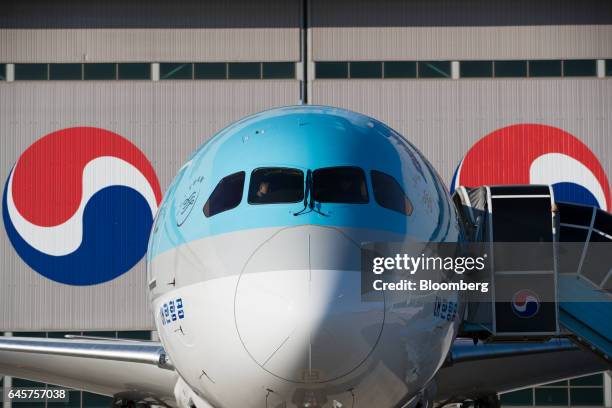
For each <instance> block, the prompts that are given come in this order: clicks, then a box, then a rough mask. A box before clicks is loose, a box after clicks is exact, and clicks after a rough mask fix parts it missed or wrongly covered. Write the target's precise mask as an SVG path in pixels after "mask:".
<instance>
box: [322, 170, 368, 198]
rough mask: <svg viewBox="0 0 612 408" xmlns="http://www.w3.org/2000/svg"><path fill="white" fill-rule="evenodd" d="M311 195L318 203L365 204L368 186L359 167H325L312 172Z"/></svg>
mask: <svg viewBox="0 0 612 408" xmlns="http://www.w3.org/2000/svg"><path fill="white" fill-rule="evenodd" d="M312 177H313V180H312V183H313V187H312V188H313V191H312V194H313V197H314V200H315V201H318V202H320V203H345V204H366V203H367V202H368V188H367V186H366V178H365V173H364V171H363V170H362V169H360V168H359V167H327V168H323V169H318V170H315V171H314V172H313V175H312Z"/></svg>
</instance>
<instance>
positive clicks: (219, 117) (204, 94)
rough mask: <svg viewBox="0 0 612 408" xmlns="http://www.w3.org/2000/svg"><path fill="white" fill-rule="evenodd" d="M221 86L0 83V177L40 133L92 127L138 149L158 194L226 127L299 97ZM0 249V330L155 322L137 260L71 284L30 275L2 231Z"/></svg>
mask: <svg viewBox="0 0 612 408" xmlns="http://www.w3.org/2000/svg"><path fill="white" fill-rule="evenodd" d="M226 82H227V83H226ZM226 82H222V81H210V82H209V81H206V82H204V81H191V82H180V83H169V82H159V83H154V82H152V81H139V82H136V81H134V82H130V83H120V82H110V83H107V82H102V81H94V82H82V83H79V82H76V83H75V82H68V83H65V82H59V81H57V82H56V81H48V82H47V81H45V82H42V83H27V82H18V81H17V82H15V83H9V84H7V83H1V82H0V117H1V118H3V119H2V120H1V121H0V132H1V134H2V135H4V136H3V137H2V139H1V140H0V157H1V158H0V160H1V161H2V163H3V164H4V165H3V166H1V167H0V178H1V179H2V180H3V181H5V180H7V178H8V174H9V171H10V170H11V167H12V165H13V163H15V162H16V161H17V159H18V158H19V156H20V154H21V153H22V152H23V151H24V150H26V149H27V148H28V146H30V145H31V144H32V143H34V142H35V141H36V140H37V139H39V138H40V137H42V136H44V135H46V134H48V133H51V132H53V131H55V130H58V129H62V128H69V127H78V126H93V127H100V128H104V129H106V130H109V131H112V132H114V133H117V134H119V135H121V136H123V137H125V138H127V139H128V140H130V141H131V142H133V143H134V144H135V145H136V146H138V147H139V148H140V150H142V152H143V153H145V155H146V156H147V157H148V158H149V160H150V161H151V164H152V165H153V168H154V169H155V171H156V173H157V177H158V179H159V182H160V184H161V186H162V191H165V189H166V187H167V186H168V185H169V184H170V182H171V181H172V178H173V177H174V176H175V174H176V173H177V171H178V169H179V168H180V167H181V166H182V165H183V163H184V162H185V161H186V159H187V158H188V157H189V155H190V154H191V153H192V152H193V151H194V150H195V149H196V148H197V147H198V146H200V145H201V144H202V143H204V142H205V141H206V140H208V139H209V138H210V137H211V136H212V135H213V134H214V133H215V132H216V131H218V130H219V129H221V128H223V127H224V126H225V125H226V124H228V123H231V122H233V121H235V120H238V119H240V118H241V117H243V116H246V115H248V114H250V113H252V112H256V111H260V110H264V109H266V108H268V107H270V106H281V105H288V104H293V103H295V102H296V101H297V100H298V99H299V84H298V82H297V81H281V80H279V81H226ZM9 135H10V136H9ZM60 190H61V188H60V187H59V186H58V191H60ZM60 194H61V192H58V195H60ZM0 248H1V250H2V254H1V256H0V268H1V271H2V284H1V285H0V299H1V306H2V310H3V311H4V313H0V327H2V328H4V329H10V330H11V331H21V330H58V329H63V330H80V329H84V328H87V329H90V330H108V329H113V330H128V329H130V330H135V329H150V328H151V327H152V318H151V313H150V311H149V309H148V304H147V299H146V294H147V293H146V281H145V280H146V276H145V262H144V260H141V261H140V262H139V263H138V264H137V265H136V266H135V267H134V268H133V269H132V270H131V271H129V272H128V273H125V274H123V275H121V276H120V277H118V278H116V279H114V280H111V281H110V282H106V283H102V284H99V285H94V286H76V287H75V286H70V285H65V284H62V283H57V282H54V281H52V280H50V279H46V278H44V277H43V276H41V275H39V274H38V273H36V272H34V271H33V270H32V269H31V268H30V267H28V265H26V264H25V263H24V262H23V261H22V260H21V259H20V258H19V257H18V256H17V255H16V254H15V251H14V249H13V247H12V246H11V243H10V242H9V240H8V238H7V234H5V233H4V231H3V233H2V234H0ZM108 256H114V254H108ZM83 272H84V273H85V271H83Z"/></svg>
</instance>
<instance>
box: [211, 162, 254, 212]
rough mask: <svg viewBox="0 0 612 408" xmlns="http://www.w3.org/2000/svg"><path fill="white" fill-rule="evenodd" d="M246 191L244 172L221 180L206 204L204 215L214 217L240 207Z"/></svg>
mask: <svg viewBox="0 0 612 408" xmlns="http://www.w3.org/2000/svg"><path fill="white" fill-rule="evenodd" d="M243 189H244V171H240V172H238V173H234V174H230V175H229V176H227V177H224V178H222V179H221V181H220V182H219V184H217V187H215V189H214V190H213V192H212V194H211V195H210V197H208V201H206V204H204V215H205V216H206V217H212V216H213V215H216V214H219V213H221V212H223V211H227V210H231V209H232V208H236V207H238V205H239V204H240V201H242V190H243Z"/></svg>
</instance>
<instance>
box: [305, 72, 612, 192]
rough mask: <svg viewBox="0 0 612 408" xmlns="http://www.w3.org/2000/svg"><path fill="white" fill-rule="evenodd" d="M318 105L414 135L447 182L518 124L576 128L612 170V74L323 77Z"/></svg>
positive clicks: (315, 92)
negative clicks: (485, 142)
mask: <svg viewBox="0 0 612 408" xmlns="http://www.w3.org/2000/svg"><path fill="white" fill-rule="evenodd" d="M313 103H319V104H323V105H332V106H340V107H343V108H347V109H351V110H355V111H357V112H362V113H365V114H367V115H371V116H374V117H376V118H378V119H380V120H382V121H383V122H385V123H387V124H388V125H389V126H391V127H392V128H394V129H396V130H397V131H398V132H400V133H401V134H402V135H404V136H405V137H406V138H407V139H408V140H410V141H412V142H413V143H414V144H415V145H416V146H417V147H418V148H419V149H420V150H421V151H422V152H423V153H424V154H425V155H426V156H427V157H428V158H429V160H430V161H431V163H432V164H433V166H434V167H435V168H436V169H437V170H438V171H439V173H440V176H441V177H442V178H443V179H444V181H445V182H446V183H450V180H451V177H452V175H453V172H454V171H455V168H456V167H457V165H458V164H459V161H460V160H461V159H462V158H463V155H464V154H465V153H466V152H467V150H468V149H469V148H470V147H471V146H472V144H473V143H475V142H476V141H477V140H479V139H480V138H482V137H483V136H486V135H487V134H489V133H490V132H493V131H494V130H496V129H499V128H502V127H505V126H508V125H512V124H516V123H540V124H547V125H551V126H556V127H559V128H561V129H564V130H565V131H567V132H569V133H571V134H573V135H574V136H576V137H577V138H579V139H580V140H582V141H583V142H584V143H586V145H587V146H589V147H590V149H591V150H592V151H593V152H594V153H595V154H596V155H597V156H598V158H599V160H600V161H601V163H602V166H603V167H604V170H605V171H606V173H607V174H609V175H612V143H611V142H612V139H611V136H612V80H610V79H569V78H564V79H535V78H530V79H480V80H476V79H461V80H455V81H453V80H426V79H422V80H405V81H402V80H389V79H385V80H363V81H362V80H344V81H342V80H321V81H315V83H314V85H313Z"/></svg>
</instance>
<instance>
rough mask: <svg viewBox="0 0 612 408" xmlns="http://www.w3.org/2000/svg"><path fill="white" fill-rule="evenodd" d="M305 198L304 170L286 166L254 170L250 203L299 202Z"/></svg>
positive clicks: (250, 187)
mask: <svg viewBox="0 0 612 408" xmlns="http://www.w3.org/2000/svg"><path fill="white" fill-rule="evenodd" d="M303 200H304V172H303V171H301V170H298V169H291V168H285V167H265V168H260V169H255V170H253V173H251V183H250V185H249V200H248V201H249V204H280V203H297V202H300V201H303Z"/></svg>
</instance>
